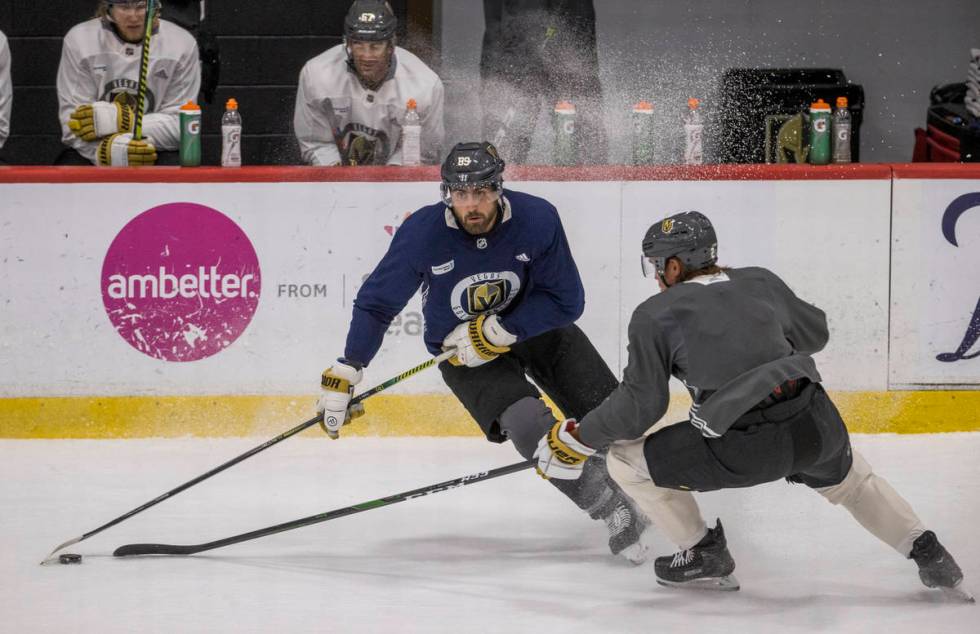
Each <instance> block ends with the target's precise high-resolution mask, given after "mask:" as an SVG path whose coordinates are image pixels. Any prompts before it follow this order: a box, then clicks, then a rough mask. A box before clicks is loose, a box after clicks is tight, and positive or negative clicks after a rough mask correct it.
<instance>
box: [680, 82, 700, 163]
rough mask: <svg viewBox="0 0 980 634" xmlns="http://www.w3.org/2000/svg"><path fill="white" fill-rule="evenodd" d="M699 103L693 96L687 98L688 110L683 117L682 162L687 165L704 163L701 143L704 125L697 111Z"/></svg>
mask: <svg viewBox="0 0 980 634" xmlns="http://www.w3.org/2000/svg"><path fill="white" fill-rule="evenodd" d="M700 105H701V102H700V101H698V100H697V99H695V98H694V97H691V98H690V99H688V100H687V107H688V112H687V116H685V117H684V163H685V164H687V165H701V164H702V163H704V148H703V144H702V133H703V131H704V125H703V124H702V123H701V113H700V112H698V106H700Z"/></svg>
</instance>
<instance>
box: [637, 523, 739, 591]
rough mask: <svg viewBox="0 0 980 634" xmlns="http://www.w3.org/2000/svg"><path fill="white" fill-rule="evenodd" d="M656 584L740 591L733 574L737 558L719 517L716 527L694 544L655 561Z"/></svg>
mask: <svg viewBox="0 0 980 634" xmlns="http://www.w3.org/2000/svg"><path fill="white" fill-rule="evenodd" d="M654 570H655V572H656V575H657V583H659V584H660V585H662V586H669V587H674V588H694V589H696V590H729V591H731V590H738V589H739V587H740V586H739V583H738V579H736V578H735V576H734V575H733V574H732V571H734V570H735V560H734V559H732V554H731V553H730V552H728V544H727V541H726V540H725V530H724V528H722V526H721V520H718V521H717V522H716V524H715V527H714V528H711V529H708V534H707V535H705V536H704V538H703V539H702V540H701V541H700V542H698V543H697V544H696V545H695V546H693V547H691V548H688V549H687V550H682V551H680V552H679V553H675V554H673V555H667V556H666V557H657V559H656V561H655V562H654Z"/></svg>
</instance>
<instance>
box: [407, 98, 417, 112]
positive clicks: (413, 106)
mask: <svg viewBox="0 0 980 634" xmlns="http://www.w3.org/2000/svg"><path fill="white" fill-rule="evenodd" d="M407 106H408V109H409V110H415V109H416V108H418V107H419V104H418V102H416V101H415V100H414V99H409V100H408V104H407Z"/></svg>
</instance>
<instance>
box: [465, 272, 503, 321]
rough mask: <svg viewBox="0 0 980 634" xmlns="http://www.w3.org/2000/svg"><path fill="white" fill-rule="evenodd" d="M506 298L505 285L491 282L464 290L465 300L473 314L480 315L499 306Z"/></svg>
mask: <svg viewBox="0 0 980 634" xmlns="http://www.w3.org/2000/svg"><path fill="white" fill-rule="evenodd" d="M506 298H507V283H506V282H505V281H504V280H493V281H490V282H483V283H482V284H474V285H473V286H470V287H469V288H467V289H466V299H467V301H468V303H469V305H470V312H471V313H473V314H476V313H482V312H485V311H488V310H490V309H491V308H494V307H496V306H498V305H499V304H501V303H502V302H503V301H504V299H506Z"/></svg>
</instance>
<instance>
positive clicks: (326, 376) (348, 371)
mask: <svg viewBox="0 0 980 634" xmlns="http://www.w3.org/2000/svg"><path fill="white" fill-rule="evenodd" d="M362 376H363V372H362V371H361V370H359V369H357V368H355V367H354V366H352V365H348V364H346V363H344V362H343V361H340V360H338V361H337V363H335V364H333V365H332V366H330V367H329V368H327V369H326V370H324V371H323V377H322V378H321V381H320V387H321V389H322V391H323V393H322V395H321V396H320V400H319V401H317V404H316V413H317V414H323V422H321V423H320V426H321V427H322V428H323V431H325V432H327V435H328V436H330V437H331V438H333V439H334V440H336V439H337V438H338V437H339V436H340V428H341V427H343V426H344V425H346V424H347V423H348V422H349V420H350V419H352V418H356V417H357V416H359V415H360V414H363V413H364V408H363V407H361V408H360V412H352V411H349V410H348V406H349V405H350V399H351V396H353V394H354V386H355V385H357V384H358V383H360V382H361V377H362Z"/></svg>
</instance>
